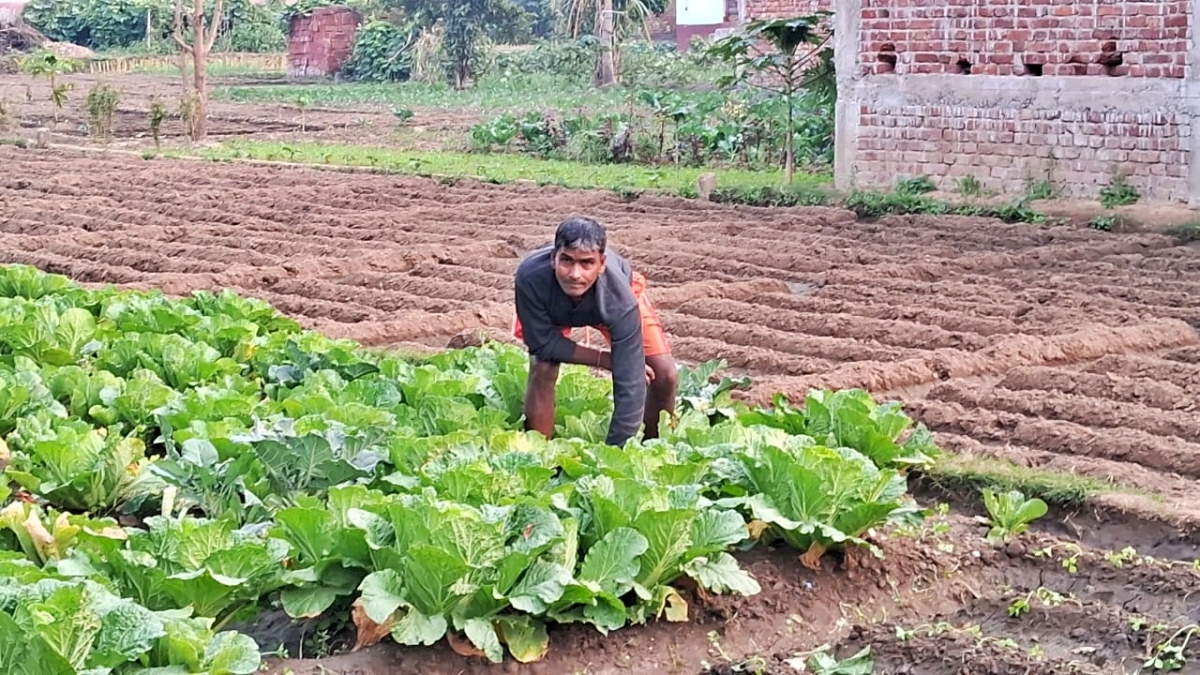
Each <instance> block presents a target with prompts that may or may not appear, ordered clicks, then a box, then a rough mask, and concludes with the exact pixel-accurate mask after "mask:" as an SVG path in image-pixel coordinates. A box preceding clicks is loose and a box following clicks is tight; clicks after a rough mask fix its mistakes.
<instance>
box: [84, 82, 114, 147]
mask: <svg viewBox="0 0 1200 675" xmlns="http://www.w3.org/2000/svg"><path fill="white" fill-rule="evenodd" d="M120 100H121V95H120V94H119V93H118V92H117V90H116V89H113V88H112V87H110V86H108V85H107V84H103V83H101V84H97V85H96V86H94V87H92V89H91V91H89V92H88V96H87V109H88V116H89V118H90V119H91V127H92V135H93V136H95V137H96V138H99V139H100V140H108V139H109V138H111V137H112V133H113V117H114V115H115V114H116V111H117V103H118V102H119V101H120Z"/></svg>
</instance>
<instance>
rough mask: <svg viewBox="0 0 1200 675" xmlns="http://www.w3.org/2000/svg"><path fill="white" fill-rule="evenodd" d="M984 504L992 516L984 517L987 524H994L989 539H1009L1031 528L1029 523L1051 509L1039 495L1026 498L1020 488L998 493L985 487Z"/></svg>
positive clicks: (989, 531)
mask: <svg viewBox="0 0 1200 675" xmlns="http://www.w3.org/2000/svg"><path fill="white" fill-rule="evenodd" d="M983 504H984V506H985V507H987V511H988V514H989V515H990V516H991V517H990V518H986V519H984V522H985V524H987V525H991V526H992V527H991V529H990V530H988V533H987V538H988V540H989V541H1007V540H1008V539H1009V538H1010V537H1014V536H1017V535H1019V534H1021V533H1023V532H1024V531H1025V530H1027V529H1029V523H1031V522H1033V521H1035V520H1037V519H1038V518H1041V517H1042V516H1044V515H1046V513H1047V512H1048V511H1049V507H1047V506H1046V502H1044V501H1042V500H1041V499H1038V498H1037V497H1034V498H1032V499H1025V495H1024V493H1022V492H1021V491H1020V490H1010V491H1009V492H1003V493H999V494H997V493H996V492H994V491H993V490H992V489H991V488H984V490H983Z"/></svg>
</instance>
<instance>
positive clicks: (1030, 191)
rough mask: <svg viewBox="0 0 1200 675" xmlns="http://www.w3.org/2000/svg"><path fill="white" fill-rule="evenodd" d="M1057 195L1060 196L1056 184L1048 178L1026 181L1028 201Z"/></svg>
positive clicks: (1051, 197)
mask: <svg viewBox="0 0 1200 675" xmlns="http://www.w3.org/2000/svg"><path fill="white" fill-rule="evenodd" d="M1056 196H1058V191H1057V190H1055V189H1054V185H1053V184H1052V183H1051V182H1050V181H1048V180H1029V181H1026V182H1025V199H1027V200H1028V201H1036V200H1039V199H1054V198H1055V197H1056Z"/></svg>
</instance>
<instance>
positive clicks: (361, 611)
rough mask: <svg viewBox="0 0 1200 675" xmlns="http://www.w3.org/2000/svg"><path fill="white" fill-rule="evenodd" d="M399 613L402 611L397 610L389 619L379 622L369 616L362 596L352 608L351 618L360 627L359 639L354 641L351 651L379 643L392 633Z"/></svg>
mask: <svg viewBox="0 0 1200 675" xmlns="http://www.w3.org/2000/svg"><path fill="white" fill-rule="evenodd" d="M399 614H400V612H399V611H397V612H396V613H395V614H392V615H391V616H390V617H388V620H387V621H385V622H384V623H382V624H378V623H375V622H374V621H373V620H371V617H369V616H367V610H366V608H365V607H364V606H363V601H362V598H359V599H357V600H355V601H354V606H353V607H352V608H351V609H350V618H352V619H353V620H354V625H355V626H356V627H357V628H358V639H356V640H355V641H354V648H353V649H351V650H350V651H352V652H356V651H358V650H360V649H362V648H363V647H370V646H372V645H377V644H379V642H380V641H382V640H383V638H385V637H387V636H388V635H390V634H391V632H392V626H395V625H396V621H398V620H399Z"/></svg>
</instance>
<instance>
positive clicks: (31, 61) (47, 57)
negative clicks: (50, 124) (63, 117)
mask: <svg viewBox="0 0 1200 675" xmlns="http://www.w3.org/2000/svg"><path fill="white" fill-rule="evenodd" d="M79 65H80V63H79V61H76V60H74V59H65V58H62V57H61V56H59V55H57V54H55V53H54V52H52V51H50V50H48V49H41V50H39V51H37V52H35V53H34V54H32V55H30V56H27V57H25V58H24V59H22V60H21V61H20V69H21V71H22V72H24V73H26V74H28V75H29V76H30V77H32V78H35V79H36V78H38V77H45V78H46V79H47V80H48V81H49V82H50V101H51V102H52V103H54V123H55V124H58V121H59V115H60V113H61V111H62V107H63V105H65V104H66V102H67V92H69V91H71V90H72V89H74V88H75V85H74V84H72V83H70V82H66V83H63V84H59V82H58V78H59V76H61V75H66V74H68V73H73V72H75V71H76V70H78V68H79ZM25 91H26V96H27V97H28V98H29V99H30V100H32V98H33V94H32V92H31V91H30V90H29V87H28V86H26V88H25Z"/></svg>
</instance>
